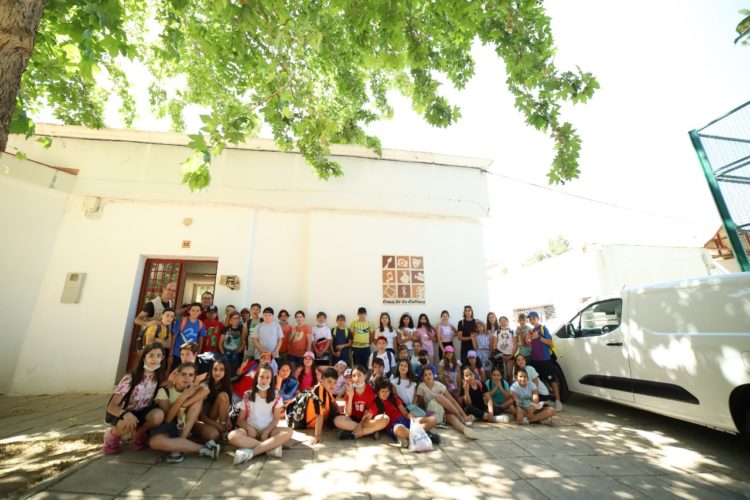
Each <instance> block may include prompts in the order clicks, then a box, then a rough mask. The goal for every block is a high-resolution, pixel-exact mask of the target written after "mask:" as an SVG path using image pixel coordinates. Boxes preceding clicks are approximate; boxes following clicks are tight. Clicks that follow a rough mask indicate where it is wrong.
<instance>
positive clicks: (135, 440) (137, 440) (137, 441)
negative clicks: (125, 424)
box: [130, 431, 148, 451]
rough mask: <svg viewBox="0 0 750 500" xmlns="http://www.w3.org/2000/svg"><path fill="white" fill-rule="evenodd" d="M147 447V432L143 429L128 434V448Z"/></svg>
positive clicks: (138, 448)
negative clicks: (130, 434)
mask: <svg viewBox="0 0 750 500" xmlns="http://www.w3.org/2000/svg"><path fill="white" fill-rule="evenodd" d="M146 447H148V434H146V433H145V432H143V431H133V435H132V436H130V448H131V449H132V450H134V451H138V450H142V449H143V448H146Z"/></svg>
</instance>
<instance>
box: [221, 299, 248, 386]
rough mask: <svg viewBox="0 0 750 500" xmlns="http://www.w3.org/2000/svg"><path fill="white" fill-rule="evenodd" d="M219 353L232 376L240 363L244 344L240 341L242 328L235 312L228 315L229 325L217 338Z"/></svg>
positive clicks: (238, 315) (238, 314)
mask: <svg viewBox="0 0 750 500" xmlns="http://www.w3.org/2000/svg"><path fill="white" fill-rule="evenodd" d="M219 352H220V353H221V354H222V355H223V356H224V359H226V361H227V371H228V372H229V373H230V374H231V375H232V376H234V375H235V373H236V372H237V368H239V366H240V363H242V354H243V353H244V352H245V343H244V341H243V339H242V327H241V326H240V313H238V312H237V311H234V312H232V313H231V314H230V315H229V324H228V325H227V326H225V327H224V331H223V332H222V334H221V337H220V338H219Z"/></svg>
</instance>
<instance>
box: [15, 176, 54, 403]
mask: <svg viewBox="0 0 750 500" xmlns="http://www.w3.org/2000/svg"><path fill="white" fill-rule="evenodd" d="M19 167H20V165H19ZM23 168H24V169H35V168H37V167H35V166H34V165H32V164H29V163H28V162H26V165H24V167H23ZM40 173H41V172H40ZM60 175H67V174H60ZM47 185H49V184H47ZM66 199H67V194H66V193H64V192H61V191H58V190H55V189H50V188H48V187H42V186H39V185H37V184H34V183H30V182H27V181H23V180H19V179H17V178H13V177H11V176H9V175H0V228H2V244H0V267H1V269H0V276H2V279H3V282H2V295H1V297H2V298H1V299H0V318H2V319H3V326H2V332H3V333H2V339H3V348H2V349H0V394H7V393H8V391H9V389H10V384H11V380H12V379H13V373H14V371H15V369H16V366H17V361H18V357H19V354H20V352H21V347H22V345H23V340H24V333H25V332H26V330H27V328H28V326H29V322H30V320H31V318H32V314H33V311H34V306H35V305H36V302H37V295H38V294H39V291H40V287H41V286H42V281H43V278H44V275H45V272H46V270H47V262H48V260H49V258H50V253H51V252H52V247H53V243H54V241H55V238H56V237H57V228H58V226H59V223H60V219H61V218H62V216H63V212H64V210H65V203H66ZM64 278H65V277H64V276H63V277H62V278H61V279H60V282H59V284H60V285H62V282H63V279H64ZM60 291H61V288H60V289H58V290H57V292H56V293H57V299H58V300H59V298H60ZM59 332H60V329H59V328H53V329H51V330H48V331H47V336H49V337H55V336H57V335H59ZM20 366H21V367H23V365H20Z"/></svg>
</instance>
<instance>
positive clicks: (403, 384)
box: [391, 377, 417, 406]
mask: <svg viewBox="0 0 750 500" xmlns="http://www.w3.org/2000/svg"><path fill="white" fill-rule="evenodd" d="M391 385H392V386H393V388H394V389H396V395H397V396H398V397H399V399H401V401H402V402H403V403H404V405H405V406H409V405H410V404H412V403H413V402H414V394H415V393H416V391H417V383H416V382H412V381H411V380H408V379H406V380H401V379H400V377H391Z"/></svg>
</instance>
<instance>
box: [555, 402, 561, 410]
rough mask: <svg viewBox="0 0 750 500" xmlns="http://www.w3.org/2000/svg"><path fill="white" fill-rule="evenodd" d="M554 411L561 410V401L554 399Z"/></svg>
mask: <svg viewBox="0 0 750 500" xmlns="http://www.w3.org/2000/svg"><path fill="white" fill-rule="evenodd" d="M555 411H562V402H561V401H555Z"/></svg>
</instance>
